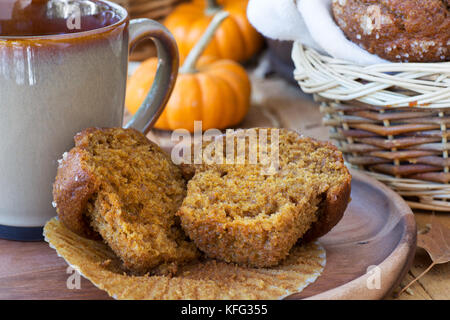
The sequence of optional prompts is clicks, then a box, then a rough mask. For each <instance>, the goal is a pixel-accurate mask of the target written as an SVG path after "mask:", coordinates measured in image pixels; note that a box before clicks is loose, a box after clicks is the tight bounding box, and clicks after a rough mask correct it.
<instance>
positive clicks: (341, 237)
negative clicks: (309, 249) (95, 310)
mask: <svg viewBox="0 0 450 320" xmlns="http://www.w3.org/2000/svg"><path fill="white" fill-rule="evenodd" d="M352 175H353V181H352V202H351V203H350V205H349V207H348V209H347V211H346V212H345V215H344V218H343V219H342V220H341V222H340V223H339V224H338V225H337V226H336V227H335V228H334V229H333V230H332V231H331V232H330V233H329V234H328V235H326V236H325V237H323V238H321V239H320V242H321V243H322V244H323V245H324V247H325V248H326V250H327V264H326V267H325V270H324V272H323V274H322V275H321V276H320V277H319V278H318V279H317V280H316V282H314V283H313V284H311V285H310V286H309V287H307V288H306V289H305V290H304V291H302V292H301V293H299V294H294V295H292V296H290V297H289V299H302V298H310V299H381V298H383V297H384V296H386V295H387V294H388V293H390V291H392V290H393V289H394V288H395V287H396V286H397V285H398V284H399V282H400V281H401V279H402V278H403V276H404V275H405V274H406V272H407V271H408V269H409V267H410V264H411V262H412V259H413V257H414V251H415V246H416V226H415V220H414V216H413V213H412V212H411V210H410V208H409V207H408V206H407V204H406V203H405V202H404V201H403V200H402V199H401V198H400V197H399V196H398V195H397V194H395V193H394V192H393V191H391V190H390V189H388V188H387V187H385V186H384V185H383V184H381V183H379V182H377V181H376V180H374V179H372V178H369V177H367V176H366V175H364V174H361V173H359V172H356V171H352ZM371 265H377V266H378V267H379V268H380V271H381V273H380V275H381V278H380V280H381V281H380V285H381V286H380V288H379V289H369V288H368V286H367V280H368V277H369V276H370V275H368V274H367V268H368V267H369V266H371ZM69 276H70V274H68V273H67V265H66V264H65V262H64V260H63V259H62V258H59V257H57V255H56V252H55V251H54V250H53V249H50V248H49V247H48V245H47V244H46V243H44V242H42V243H41V242H39V243H22V242H13V241H6V240H0V299H105V298H108V297H107V295H106V293H105V292H103V291H101V290H99V289H97V288H96V287H94V286H93V285H92V284H91V283H90V282H89V281H87V280H85V279H83V280H82V282H81V289H72V290H69V289H67V280H68V277H69Z"/></svg>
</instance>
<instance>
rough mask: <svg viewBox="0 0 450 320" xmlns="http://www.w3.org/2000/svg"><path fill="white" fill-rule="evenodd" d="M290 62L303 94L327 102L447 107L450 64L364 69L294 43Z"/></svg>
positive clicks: (395, 63) (373, 66) (420, 64)
mask: <svg viewBox="0 0 450 320" xmlns="http://www.w3.org/2000/svg"><path fill="white" fill-rule="evenodd" d="M292 60H293V61H294V65H295V71H294V77H295V79H296V80H297V81H298V82H299V85H300V86H301V87H302V89H303V91H305V92H306V93H312V94H317V95H319V96H321V97H323V98H326V99H328V100H340V101H351V100H357V101H360V102H363V103H365V104H368V105H373V106H378V107H386V108H411V107H414V108H418V109H431V108H433V109H448V108H450V61H446V62H430V63H413V62H412V63H397V62H392V63H380V64H373V65H368V66H364V65H357V64H355V63H353V62H350V61H345V60H341V59H335V58H333V57H330V56H327V55H323V54H321V53H319V52H317V51H316V50H314V49H312V48H309V47H306V46H304V45H303V44H301V43H300V42H298V41H296V42H294V44H293V48H292ZM392 87H396V88H399V89H402V90H404V91H408V95H406V94H404V93H402V92H400V90H397V91H393V90H390V89H391V88H392Z"/></svg>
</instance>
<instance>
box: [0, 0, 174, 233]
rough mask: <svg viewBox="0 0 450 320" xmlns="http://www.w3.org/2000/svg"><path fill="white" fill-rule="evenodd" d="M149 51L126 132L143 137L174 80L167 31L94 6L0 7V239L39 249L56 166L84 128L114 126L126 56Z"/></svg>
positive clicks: (30, 1)
mask: <svg viewBox="0 0 450 320" xmlns="http://www.w3.org/2000/svg"><path fill="white" fill-rule="evenodd" d="M146 38H151V39H153V41H154V42H155V44H156V47H157V49H158V57H159V61H160V63H159V68H158V71H157V76H156V80H155V82H154V86H153V88H152V89H151V90H150V92H149V94H148V97H147V99H146V100H145V102H144V103H143V105H142V107H141V109H140V110H139V111H138V112H137V113H136V115H135V116H134V118H133V119H132V120H131V122H130V123H129V124H127V125H126V127H133V128H135V129H137V130H140V131H142V132H144V133H146V132H147V131H148V130H149V129H150V128H151V126H152V125H153V124H154V123H155V121H156V120H157V119H158V117H159V115H160V114H161V112H162V109H163V107H164V105H165V104H166V102H167V100H168V98H169V96H170V93H171V91H172V89H173V86H174V82H175V79H176V76H177V72H178V51H177V47H176V43H175V40H174V38H173V37H172V35H171V34H170V33H169V31H168V30H167V29H166V28H164V27H163V26H162V25H160V24H159V23H157V22H155V21H152V20H149V19H138V20H131V21H130V20H129V17H128V13H127V11H126V10H125V9H124V8H122V7H121V6H119V5H117V4H114V3H111V2H108V1H103V0H101V1H100V0H1V1H0V238H4V239H11V240H40V239H42V227H43V225H44V224H45V222H46V221H48V220H49V219H50V218H51V217H53V216H55V209H54V208H53V207H52V183H53V181H54V179H55V175H56V169H57V160H58V159H59V158H60V157H61V155H62V154H63V153H64V151H67V150H69V149H70V148H72V146H73V137H74V135H75V134H76V133H78V132H80V131H81V130H83V129H85V128H88V127H118V126H122V121H123V113H124V101H125V90H126V82H127V67H128V55H129V51H130V48H133V47H134V45H135V44H136V43H137V42H138V41H140V40H142V39H146Z"/></svg>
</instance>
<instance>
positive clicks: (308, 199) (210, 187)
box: [177, 129, 351, 267]
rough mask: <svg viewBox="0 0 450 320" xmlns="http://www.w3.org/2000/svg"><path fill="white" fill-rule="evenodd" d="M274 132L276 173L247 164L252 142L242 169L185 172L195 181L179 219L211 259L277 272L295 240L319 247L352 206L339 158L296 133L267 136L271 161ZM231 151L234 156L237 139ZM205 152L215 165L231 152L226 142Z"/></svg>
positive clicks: (193, 167) (332, 150) (330, 147)
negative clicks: (317, 243)
mask: <svg viewBox="0 0 450 320" xmlns="http://www.w3.org/2000/svg"><path fill="white" fill-rule="evenodd" d="M261 130H263V129H258V130H256V134H257V135H259V133H260V131H261ZM275 130H277V132H279V133H278V138H277V140H278V142H279V144H278V146H279V148H278V149H279V150H278V155H279V163H278V164H277V165H276V166H277V168H276V170H275V171H273V172H270V171H267V169H268V168H267V165H268V163H267V164H262V163H261V158H259V159H258V160H259V161H258V163H257V164H255V162H250V157H249V155H250V154H251V153H252V151H251V149H250V147H249V145H250V144H249V141H250V140H249V139H247V140H245V148H246V152H245V162H242V161H241V164H201V165H185V166H183V170H184V173H185V175H187V176H189V177H192V175H193V177H192V179H191V180H190V181H189V182H188V192H187V196H186V198H185V199H184V201H183V204H182V206H181V207H180V209H179V211H178V213H177V215H178V216H179V217H180V218H181V224H182V226H183V229H184V230H185V231H186V233H187V234H188V235H189V237H190V238H191V239H192V240H194V242H195V244H196V245H197V247H198V248H199V249H200V250H201V251H203V252H205V253H206V255H207V256H208V257H211V258H216V259H220V260H224V261H227V262H234V263H238V264H243V265H249V266H253V267H269V266H274V265H277V264H278V263H279V262H280V261H281V260H282V259H284V258H285V257H286V256H287V255H288V254H289V251H290V249H291V248H292V247H293V246H294V244H295V243H296V242H297V241H298V240H299V239H302V240H303V241H310V240H312V239H316V238H318V237H320V236H322V235H324V234H326V233H327V232H328V231H330V230H331V228H333V227H334V226H335V225H336V224H337V223H338V222H339V220H340V219H341V218H342V215H343V213H344V211H345V209H346V207H347V204H348V202H349V200H350V188H351V176H350V174H349V172H348V170H347V168H346V167H345V165H344V160H343V158H342V154H341V152H340V151H338V150H337V149H336V147H334V146H333V145H331V144H328V143H323V142H318V141H315V140H313V139H310V138H305V137H301V136H300V135H299V134H298V133H297V132H294V131H289V130H285V129H270V130H268V138H267V152H268V154H272V147H273V146H272V145H271V142H272V139H274V136H273V135H274V132H275ZM241 133H242V132H241ZM246 133H248V131H244V132H243V134H244V135H245V134H246ZM236 137H237V133H236V136H235V138H236ZM222 138H223V137H222ZM229 138H230V136H229V135H227V137H226V139H227V140H228V139H229ZM216 141H217V140H216ZM214 145H215V143H214ZM221 145H222V146H223V148H221V147H220V146H221ZM235 145H236V148H235V151H234V152H235V153H236V154H237V149H238V147H237V138H236V140H235ZM209 146H211V144H207V145H206V146H205V145H203V148H204V150H213V151H212V152H211V155H212V157H214V158H215V159H216V160H217V159H219V158H220V157H221V158H222V159H225V158H226V157H227V155H226V153H227V152H230V151H229V150H228V151H227V143H225V142H222V144H219V148H218V149H217V150H216V147H213V148H210V147H209ZM259 148H261V146H259ZM208 152H209V151H208ZM220 152H223V154H220V155H219V158H216V156H217V155H218V154H219V153H220ZM253 152H254V153H253V154H255V151H253ZM231 153H232V151H231ZM204 154H205V153H204ZM203 158H204V159H205V158H206V157H203ZM236 159H237V158H236ZM197 163H198V162H197ZM216 163H217V162H216Z"/></svg>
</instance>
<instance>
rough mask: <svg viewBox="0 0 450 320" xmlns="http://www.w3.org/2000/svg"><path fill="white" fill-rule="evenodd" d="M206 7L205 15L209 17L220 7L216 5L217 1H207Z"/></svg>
mask: <svg viewBox="0 0 450 320" xmlns="http://www.w3.org/2000/svg"><path fill="white" fill-rule="evenodd" d="M207 3H208V5H207V7H206V14H207V15H209V16H212V15H215V14H216V13H217V12H218V11H220V10H221V9H222V7H221V6H220V5H219V4H218V3H217V0H208V1H207Z"/></svg>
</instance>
